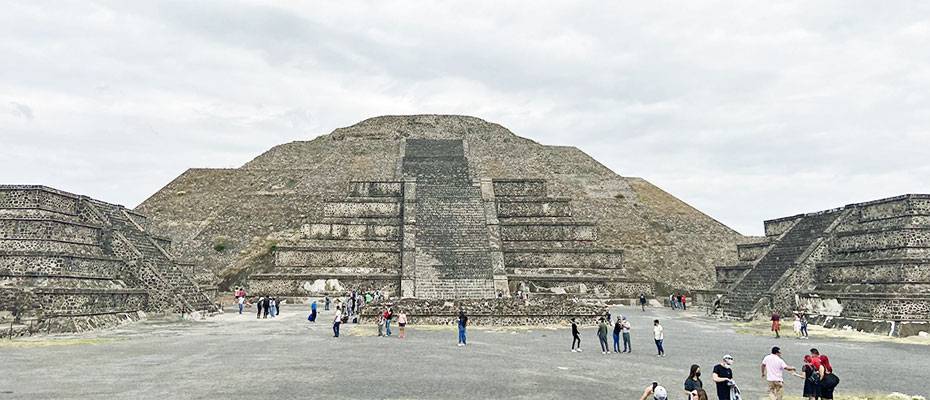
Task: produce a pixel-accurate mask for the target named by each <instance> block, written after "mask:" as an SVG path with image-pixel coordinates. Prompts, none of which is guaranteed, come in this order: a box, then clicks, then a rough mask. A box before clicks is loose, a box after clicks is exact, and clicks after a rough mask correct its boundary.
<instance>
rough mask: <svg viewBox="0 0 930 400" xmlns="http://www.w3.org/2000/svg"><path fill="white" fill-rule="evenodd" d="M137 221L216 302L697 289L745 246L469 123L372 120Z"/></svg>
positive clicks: (576, 159)
mask: <svg viewBox="0 0 930 400" xmlns="http://www.w3.org/2000/svg"><path fill="white" fill-rule="evenodd" d="M136 211H138V212H141V213H143V214H146V215H148V216H149V220H150V224H151V226H152V230H153V231H155V232H157V233H159V234H162V235H165V236H167V237H170V238H171V239H173V240H174V242H175V243H177V244H178V245H177V246H176V247H175V251H176V252H177V253H179V255H180V256H182V257H184V258H185V259H189V260H192V261H193V262H195V263H197V264H198V265H202V266H203V267H205V268H206V269H208V270H210V271H212V272H213V273H215V274H216V276H218V277H219V278H218V281H217V284H218V285H219V286H220V288H221V289H226V288H229V287H233V286H237V285H245V286H248V287H250V288H251V289H252V291H253V292H255V291H258V292H261V293H266V294H271V295H277V296H282V297H312V296H318V295H322V294H326V293H337V292H343V293H344V291H345V290H351V289H358V290H378V291H382V292H384V293H387V294H389V295H391V296H400V297H414V298H463V299H469V298H487V297H493V296H495V295H497V294H506V295H511V294H514V293H517V292H521V293H537V294H557V295H561V294H567V295H573V296H579V297H584V298H598V299H623V298H630V297H636V296H638V294H639V293H642V292H646V293H653V292H654V290H655V284H656V282H657V281H659V284H660V285H661V286H662V288H663V289H664V290H668V289H674V288H686V287H687V288H704V287H711V286H712V285H713V282H714V279H713V277H714V268H713V266H714V265H722V264H727V263H732V262H735V260H736V252H735V250H733V249H735V245H736V244H738V243H742V242H744V241H745V238H744V237H743V236H742V235H740V234H738V233H737V232H735V231H733V230H732V229H730V228H728V227H726V226H725V225H723V224H721V223H719V222H717V221H716V220H714V219H713V218H711V217H709V216H707V215H705V214H703V213H701V212H700V211H698V210H696V209H694V208H693V207H690V206H688V205H687V204H685V203H684V202H682V201H681V200H679V199H677V198H675V197H674V196H672V195H670V194H668V193H666V192H665V191H663V190H661V189H659V188H657V187H656V186H654V185H652V184H650V183H649V182H647V181H645V180H643V179H640V178H633V177H624V176H620V175H618V174H616V173H614V172H613V171H611V170H610V169H609V168H607V167H605V166H604V165H602V164H600V163H599V162H597V161H596V160H594V159H593V158H591V157H590V156H588V155H587V154H585V153H584V152H582V151H580V150H578V149H577V148H574V147H568V146H548V145H543V144H539V143H537V142H534V141H532V140H529V139H526V138H523V137H520V136H518V135H516V134H514V133H513V132H511V131H509V130H508V129H506V128H505V127H503V126H501V125H498V124H494V123H490V122H487V121H484V120H481V119H479V118H475V117H468V116H452V115H411V116H382V117H375V118H370V119H366V120H364V121H362V122H359V123H357V124H355V125H352V126H349V127H345V128H339V129H336V130H334V131H333V132H331V133H330V134H327V135H322V136H319V137H317V138H315V139H313V140H310V141H297V142H291V143H287V144H282V145H279V146H275V147H274V148H272V149H270V150H268V151H266V152H265V153H263V154H261V155H259V156H258V157H256V158H255V159H253V160H252V161H250V162H248V163H246V164H245V165H243V166H242V167H240V168H237V169H199V168H198V169H190V170H188V171H186V172H185V173H184V174H182V175H181V176H179V177H178V178H176V179H175V180H174V181H172V182H171V183H169V184H168V185H167V186H165V187H164V188H163V189H161V190H160V191H158V192H157V193H155V194H154V195H152V196H151V197H150V198H148V199H147V200H145V201H144V202H143V203H142V204H141V205H139V206H138V207H137V208H136Z"/></svg>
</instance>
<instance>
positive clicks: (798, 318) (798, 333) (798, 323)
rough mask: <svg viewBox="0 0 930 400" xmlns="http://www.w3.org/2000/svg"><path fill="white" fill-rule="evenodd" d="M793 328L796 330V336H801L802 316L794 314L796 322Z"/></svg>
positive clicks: (798, 337) (796, 337) (797, 337)
mask: <svg viewBox="0 0 930 400" xmlns="http://www.w3.org/2000/svg"><path fill="white" fill-rule="evenodd" d="M792 328H793V329H792V330H794V338H795V339H800V338H801V316H799V315H798V314H794V323H793V324H792Z"/></svg>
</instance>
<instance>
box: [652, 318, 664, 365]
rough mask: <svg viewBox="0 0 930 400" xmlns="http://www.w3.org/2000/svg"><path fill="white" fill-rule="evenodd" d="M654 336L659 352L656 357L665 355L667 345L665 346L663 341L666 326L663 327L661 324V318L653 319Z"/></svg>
mask: <svg viewBox="0 0 930 400" xmlns="http://www.w3.org/2000/svg"><path fill="white" fill-rule="evenodd" d="M652 336H653V338H655V341H656V350H657V351H658V354H656V357H665V347H663V342H665V328H662V325H660V324H659V320H655V321H652Z"/></svg>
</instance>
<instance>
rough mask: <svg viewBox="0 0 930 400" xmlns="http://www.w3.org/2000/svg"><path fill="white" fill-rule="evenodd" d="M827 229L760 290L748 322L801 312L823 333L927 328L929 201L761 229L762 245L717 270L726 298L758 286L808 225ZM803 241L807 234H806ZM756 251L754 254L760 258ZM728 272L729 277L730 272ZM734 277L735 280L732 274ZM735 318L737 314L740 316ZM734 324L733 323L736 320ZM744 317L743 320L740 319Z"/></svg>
mask: <svg viewBox="0 0 930 400" xmlns="http://www.w3.org/2000/svg"><path fill="white" fill-rule="evenodd" d="M822 216H833V217H831V219H832V220H833V221H832V222H831V224H830V225H829V226H827V227H825V228H824V229H822V230H819V231H818V232H813V236H812V237H811V238H812V239H811V240H809V241H806V242H804V248H803V251H801V252H799V253H797V256H796V257H794V258H792V259H791V260H790V263H789V264H790V265H788V266H787V268H785V269H784V270H783V271H780V272H779V273H778V274H777V276H775V277H774V279H770V280H769V281H766V282H764V286H765V287H760V288H759V290H758V295H757V296H756V297H755V298H754V299H755V300H757V301H756V303H753V304H752V309H751V310H745V311H752V312H751V313H750V314H754V315H756V316H760V315H762V316H764V315H766V314H767V313H769V312H771V310H773V309H774V310H778V311H780V312H781V313H782V314H790V313H791V312H795V311H802V312H805V313H811V314H813V317H814V318H815V319H818V320H821V321H822V322H823V323H825V324H827V325H828V326H836V327H843V326H852V327H854V328H856V329H862V330H868V331H873V332H881V333H890V334H901V335H907V334H916V333H917V332H918V331H919V330H918V328H920V327H926V326H927V325H926V324H927V322H930V195H904V196H898V197H892V198H887V199H882V200H876V201H871V202H866V203H858V204H851V205H847V206H845V207H842V208H839V209H834V210H827V211H822V212H820V213H814V214H805V215H800V216H793V217H788V218H782V219H779V220H773V221H766V233H767V235H768V236H767V237H766V239H764V240H762V241H760V242H759V243H758V244H755V245H744V246H740V247H739V253H740V260H741V262H742V264H740V265H736V266H729V267H718V285H719V290H720V291H721V292H724V293H727V295H726V296H725V297H724V301H723V305H724V307H723V308H724V312H726V308H727V305H728V304H730V301H727V297H732V296H733V293H734V292H735V291H736V290H738V288H739V287H740V286H741V285H742V286H748V285H752V284H754V283H755V282H761V281H760V280H759V279H758V278H756V277H754V276H752V275H751V273H752V271H753V270H756V269H759V268H760V266H762V265H765V258H766V257H767V256H768V255H769V253H770V252H771V251H773V249H776V248H778V247H779V246H783V247H784V246H787V245H796V244H798V243H796V242H795V243H786V240H787V239H786V238H788V237H789V236H790V235H791V232H792V231H795V230H800V229H801V228H798V226H799V224H801V223H803V222H804V221H806V220H809V219H810V218H823V217H822ZM808 233H811V232H808ZM760 249H761V250H760ZM731 271H732V272H731ZM737 271H739V272H737ZM741 311H743V310H741ZM737 316H738V315H737ZM742 316H751V315H742Z"/></svg>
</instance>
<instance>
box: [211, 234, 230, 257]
mask: <svg viewBox="0 0 930 400" xmlns="http://www.w3.org/2000/svg"><path fill="white" fill-rule="evenodd" d="M229 246H230V243H229V238H228V237H226V236H217V237H215V238H213V250H215V251H216V252H217V253H221V252H224V251H226V249H228V248H229Z"/></svg>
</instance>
